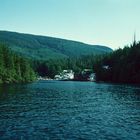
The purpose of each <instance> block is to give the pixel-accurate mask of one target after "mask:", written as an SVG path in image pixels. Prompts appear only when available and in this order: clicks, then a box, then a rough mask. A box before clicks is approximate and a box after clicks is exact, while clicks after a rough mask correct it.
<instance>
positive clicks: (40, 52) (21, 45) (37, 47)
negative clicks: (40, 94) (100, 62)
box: [0, 31, 112, 60]
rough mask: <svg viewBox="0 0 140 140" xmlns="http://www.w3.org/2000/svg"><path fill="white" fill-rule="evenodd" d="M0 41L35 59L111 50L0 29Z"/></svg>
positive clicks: (76, 55)
mask: <svg viewBox="0 0 140 140" xmlns="http://www.w3.org/2000/svg"><path fill="white" fill-rule="evenodd" d="M0 42H2V43H3V42H4V43H6V44H8V46H9V47H10V48H11V49H12V50H14V51H15V52H18V53H20V54H21V55H24V56H26V57H29V58H34V59H37V60H47V59H54V58H55V59H57V58H67V57H78V56H81V55H90V54H103V53H108V52H111V51H112V49H110V48H108V47H106V46H100V45H88V44H85V43H81V42H76V41H71V40H66V39H59V38H53V37H47V36H38V35H31V34H23V33H17V32H9V31H0Z"/></svg>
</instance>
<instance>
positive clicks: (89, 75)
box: [54, 69, 95, 81]
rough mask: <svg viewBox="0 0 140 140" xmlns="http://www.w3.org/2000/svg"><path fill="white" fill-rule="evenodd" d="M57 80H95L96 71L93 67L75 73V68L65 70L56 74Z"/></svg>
mask: <svg viewBox="0 0 140 140" xmlns="http://www.w3.org/2000/svg"><path fill="white" fill-rule="evenodd" d="M54 79H55V80H64V81H65V80H67V81H68V80H75V81H95V73H93V72H92V70H91V69H84V70H83V71H82V72H81V73H79V74H75V73H74V72H73V70H63V71H62V72H61V73H60V74H58V75H55V77H54Z"/></svg>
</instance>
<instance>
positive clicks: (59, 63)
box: [33, 55, 101, 78]
mask: <svg viewBox="0 0 140 140" xmlns="http://www.w3.org/2000/svg"><path fill="white" fill-rule="evenodd" d="M100 57H101V56H99V55H98V56H96V55H89V56H81V57H77V58H75V57H74V58H68V59H66V58H65V59H58V60H56V59H50V60H47V61H39V60H37V61H33V68H34V70H35V72H36V73H38V75H40V76H43V77H45V76H47V77H50V78H54V76H55V75H56V74H59V73H60V72H62V70H64V69H72V70H73V71H74V72H75V74H80V73H81V71H82V70H83V69H93V65H94V64H95V62H96V61H97V60H98V59H100Z"/></svg>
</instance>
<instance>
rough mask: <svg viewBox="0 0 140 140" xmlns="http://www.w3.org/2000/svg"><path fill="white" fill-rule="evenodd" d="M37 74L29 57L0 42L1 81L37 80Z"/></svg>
mask: <svg viewBox="0 0 140 140" xmlns="http://www.w3.org/2000/svg"><path fill="white" fill-rule="evenodd" d="M35 78H36V76H35V73H34V71H33V69H32V68H31V66H30V63H29V61H28V60H27V59H25V58H22V57H20V56H19V55H16V54H15V53H13V52H12V51H11V50H10V49H8V48H7V46H6V45H5V44H0V83H19V82H30V81H33V80H35Z"/></svg>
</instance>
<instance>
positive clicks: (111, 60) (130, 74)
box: [95, 42, 140, 83]
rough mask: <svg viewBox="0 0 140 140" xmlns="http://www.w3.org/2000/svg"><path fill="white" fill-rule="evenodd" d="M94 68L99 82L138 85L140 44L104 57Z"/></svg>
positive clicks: (139, 80)
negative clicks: (106, 67)
mask: <svg viewBox="0 0 140 140" xmlns="http://www.w3.org/2000/svg"><path fill="white" fill-rule="evenodd" d="M103 66H108V67H109V68H108V69H105V68H103ZM95 68H96V69H95V71H96V77H97V80H99V81H109V82H122V83H140V42H139V43H133V45H131V46H130V47H124V49H118V50H116V51H114V52H113V53H110V54H109V55H106V56H104V57H103V58H101V59H100V60H99V61H98V62H97V63H96V64H95Z"/></svg>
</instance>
